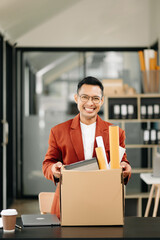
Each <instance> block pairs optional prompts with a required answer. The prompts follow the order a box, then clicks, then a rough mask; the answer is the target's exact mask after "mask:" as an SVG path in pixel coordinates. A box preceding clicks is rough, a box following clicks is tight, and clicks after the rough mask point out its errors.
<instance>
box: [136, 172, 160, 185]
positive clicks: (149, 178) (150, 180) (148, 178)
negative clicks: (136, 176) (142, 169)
mask: <svg viewBox="0 0 160 240" xmlns="http://www.w3.org/2000/svg"><path fill="white" fill-rule="evenodd" d="M140 178H141V179H142V180H143V181H144V182H145V183H147V184H148V185H151V184H160V178H159V177H153V173H141V174H140Z"/></svg>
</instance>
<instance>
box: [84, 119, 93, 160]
mask: <svg viewBox="0 0 160 240" xmlns="http://www.w3.org/2000/svg"><path fill="white" fill-rule="evenodd" d="M80 125H81V131H82V139H83V148H84V157H85V159H90V158H92V155H93V147H94V138H95V131H96V122H94V123H92V124H90V125H86V124H84V123H82V122H80Z"/></svg>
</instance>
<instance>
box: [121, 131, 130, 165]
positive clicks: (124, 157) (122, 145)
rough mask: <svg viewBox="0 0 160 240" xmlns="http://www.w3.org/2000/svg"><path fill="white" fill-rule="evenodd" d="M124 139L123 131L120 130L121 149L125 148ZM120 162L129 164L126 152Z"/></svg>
mask: <svg viewBox="0 0 160 240" xmlns="http://www.w3.org/2000/svg"><path fill="white" fill-rule="evenodd" d="M125 138H126V137H125V131H124V130H122V129H121V132H120V139H119V145H120V146H121V147H123V148H126V146H125ZM121 162H126V163H128V164H130V163H129V161H128V160H127V154H126V152H125V153H124V155H123V158H122V160H121Z"/></svg>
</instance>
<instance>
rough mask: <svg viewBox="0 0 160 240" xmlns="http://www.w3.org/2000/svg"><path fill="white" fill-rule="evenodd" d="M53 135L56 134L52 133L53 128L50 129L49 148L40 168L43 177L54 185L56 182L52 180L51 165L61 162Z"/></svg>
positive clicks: (59, 152) (59, 151)
mask: <svg viewBox="0 0 160 240" xmlns="http://www.w3.org/2000/svg"><path fill="white" fill-rule="evenodd" d="M55 135H56V134H55V133H54V128H52V129H51V131H50V135H49V141H48V144H49V147H48V150H47V153H46V155H45V159H44V161H43V166H42V171H43V174H44V176H45V177H46V178H47V179H49V180H52V181H53V182H54V183H56V182H57V181H56V179H55V178H54V176H53V173H52V171H51V168H52V165H53V164H54V163H56V162H58V161H60V162H62V154H61V150H60V149H59V147H58V144H57V141H56V137H55Z"/></svg>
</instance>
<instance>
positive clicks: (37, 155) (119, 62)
mask: <svg viewBox="0 0 160 240" xmlns="http://www.w3.org/2000/svg"><path fill="white" fill-rule="evenodd" d="M22 63H23V64H22V79H23V84H22V86H23V89H22V93H24V94H22V102H23V106H22V120H23V123H22V139H23V141H22V173H23V174H22V190H23V195H25V196H35V195H37V194H38V193H39V192H41V191H54V190H55V186H54V184H53V183H52V182H51V181H48V180H46V179H45V178H44V176H43V173H42V162H43V159H44V157H45V154H46V151H47V148H48V137H49V133H50V129H51V128H52V127H53V126H55V125H56V124H59V123H61V122H64V121H66V120H68V119H71V118H73V117H74V116H75V115H76V114H77V113H78V110H77V106H76V104H75V102H74V94H75V92H76V88H77V83H78V82H79V81H80V80H81V79H83V78H84V77H85V76H89V75H90V76H94V77H97V78H99V79H100V80H103V79H107V78H108V79H117V78H122V79H123V82H124V83H125V84H128V85H129V86H131V87H134V88H135V89H136V91H137V93H140V91H141V84H140V82H141V79H140V77H141V76H140V69H139V60H138V54H137V52H134V51H133V52H132V51H131V52H127V51H126V52H125V51H124V52H123V51H121V52H117V51H102V52H101V51H97V52H96V51H64V52H62V51H60V52H58V51H52V52H47V51H26V52H25V51H24V52H23V54H22ZM100 116H101V118H102V119H104V113H103V108H102V111H101V112H100ZM127 134H128V135H127V138H128V139H129V138H130V137H132V136H130V132H127ZM134 157H135V156H134V153H130V152H129V158H130V159H133V158H134ZM138 157H140V154H139V155H138ZM131 161H132V160H131ZM138 162H140V161H138V160H137V164H138ZM134 188H136V185H135V186H134Z"/></svg>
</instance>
